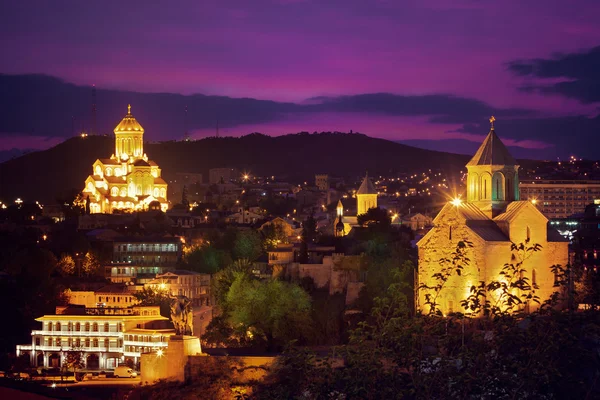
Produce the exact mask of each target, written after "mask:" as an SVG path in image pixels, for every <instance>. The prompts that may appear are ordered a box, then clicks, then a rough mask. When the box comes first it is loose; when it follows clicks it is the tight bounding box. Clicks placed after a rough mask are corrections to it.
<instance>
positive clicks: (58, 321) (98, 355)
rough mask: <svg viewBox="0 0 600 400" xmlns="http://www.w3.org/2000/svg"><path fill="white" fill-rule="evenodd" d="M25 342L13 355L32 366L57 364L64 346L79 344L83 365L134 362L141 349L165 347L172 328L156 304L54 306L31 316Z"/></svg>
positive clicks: (105, 366) (100, 366) (113, 365)
mask: <svg viewBox="0 0 600 400" xmlns="http://www.w3.org/2000/svg"><path fill="white" fill-rule="evenodd" d="M36 321H38V322H41V323H42V327H41V329H40V330H33V331H31V345H18V346H17V356H21V355H25V354H26V355H28V356H29V358H30V362H31V365H32V366H36V367H47V368H60V367H61V366H62V365H63V361H64V359H65V351H68V350H70V349H72V348H76V349H81V351H82V352H83V361H84V363H85V368H86V369H101V370H107V369H114V368H116V367H117V366H118V365H122V364H128V365H136V364H137V363H138V361H139V358H140V356H141V354H142V353H149V352H155V351H156V350H157V349H164V348H166V347H167V340H168V337H169V336H171V335H174V334H175V331H174V330H173V329H170V328H169V325H168V321H169V319H168V318H166V317H163V316H161V315H160V307H142V306H134V307H122V308H88V307H83V306H66V307H56V314H53V315H44V316H42V317H39V318H36Z"/></svg>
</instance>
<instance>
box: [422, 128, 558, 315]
mask: <svg viewBox="0 0 600 400" xmlns="http://www.w3.org/2000/svg"><path fill="white" fill-rule="evenodd" d="M491 122H492V127H491V130H490V132H489V134H488V136H487V137H486V138H485V140H484V142H483V144H482V145H481V147H480V148H479V150H478V151H477V153H475V156H474V157H473V158H472V159H471V161H469V163H468V164H467V170H468V175H467V196H466V201H464V202H463V201H458V200H455V201H453V202H449V203H448V204H446V205H445V206H444V207H443V208H442V210H441V211H440V212H439V214H438V215H437V216H436V217H435V219H434V220H433V228H432V229H431V230H430V231H429V232H428V233H427V234H426V235H425V236H423V238H422V239H421V240H419V242H418V244H417V246H418V252H419V265H418V282H417V285H416V287H420V286H421V285H425V286H428V287H435V285H436V284H437V281H436V280H435V278H434V276H435V274H438V273H440V269H441V268H442V267H443V264H442V260H443V259H447V258H449V257H452V255H451V254H452V252H453V251H455V250H456V248H457V246H458V245H459V242H465V241H468V242H471V243H472V247H468V248H466V250H465V251H466V257H468V259H469V260H470V261H469V262H468V263H465V264H466V265H464V266H463V267H464V268H463V270H462V272H461V274H460V275H459V274H452V275H451V276H450V278H449V279H448V280H447V281H446V283H445V285H444V289H443V290H442V291H441V292H440V293H439V294H437V297H436V303H437V309H438V310H440V311H441V312H442V313H443V314H444V315H447V314H448V313H452V312H463V311H464V309H463V308H462V307H461V304H460V302H461V301H462V300H464V299H466V297H467V296H468V295H469V293H470V288H471V287H472V286H473V285H477V284H478V283H479V282H485V283H490V281H492V280H500V281H502V280H505V279H507V278H506V277H505V276H504V275H502V274H501V272H502V268H503V266H504V265H505V264H506V263H510V262H511V260H514V258H513V256H514V254H513V250H512V245H513V243H515V244H520V243H526V242H527V243H530V245H533V244H539V245H541V250H540V251H537V252H535V253H532V254H531V255H530V256H529V257H528V259H527V260H526V261H525V262H524V264H523V265H522V267H521V268H523V272H521V276H525V277H527V278H528V279H529V282H531V285H532V286H534V287H536V292H535V294H536V295H537V296H539V298H540V302H544V301H545V300H547V299H548V298H549V297H550V296H551V295H552V293H554V291H555V290H556V289H555V287H554V285H555V275H554V273H553V272H552V270H551V267H552V266H553V265H562V266H565V265H566V264H567V263H568V241H567V240H565V239H564V238H562V237H561V236H560V235H559V234H558V232H556V231H555V230H554V229H552V228H549V227H548V219H547V218H546V217H545V216H544V215H543V214H542V213H541V212H540V211H539V210H538V209H537V208H536V207H535V206H534V205H533V204H532V203H531V202H530V201H522V200H520V196H519V185H518V181H519V176H518V168H519V166H518V165H517V164H516V161H515V159H514V158H513V157H512V156H511V155H510V153H509V152H508V150H507V149H506V147H505V146H504V144H503V143H502V141H501V140H500V138H499V137H498V136H497V135H496V132H495V131H494V126H493V118H492V119H491ZM431 295H432V292H431V291H430V289H425V288H423V289H419V291H418V296H417V308H418V309H419V310H421V311H422V312H424V313H428V312H430V308H431V305H430V304H427V301H426V300H427V297H428V296H431ZM538 307H539V304H537V303H534V302H530V303H527V304H525V307H524V310H525V311H533V310H535V309H536V308H538Z"/></svg>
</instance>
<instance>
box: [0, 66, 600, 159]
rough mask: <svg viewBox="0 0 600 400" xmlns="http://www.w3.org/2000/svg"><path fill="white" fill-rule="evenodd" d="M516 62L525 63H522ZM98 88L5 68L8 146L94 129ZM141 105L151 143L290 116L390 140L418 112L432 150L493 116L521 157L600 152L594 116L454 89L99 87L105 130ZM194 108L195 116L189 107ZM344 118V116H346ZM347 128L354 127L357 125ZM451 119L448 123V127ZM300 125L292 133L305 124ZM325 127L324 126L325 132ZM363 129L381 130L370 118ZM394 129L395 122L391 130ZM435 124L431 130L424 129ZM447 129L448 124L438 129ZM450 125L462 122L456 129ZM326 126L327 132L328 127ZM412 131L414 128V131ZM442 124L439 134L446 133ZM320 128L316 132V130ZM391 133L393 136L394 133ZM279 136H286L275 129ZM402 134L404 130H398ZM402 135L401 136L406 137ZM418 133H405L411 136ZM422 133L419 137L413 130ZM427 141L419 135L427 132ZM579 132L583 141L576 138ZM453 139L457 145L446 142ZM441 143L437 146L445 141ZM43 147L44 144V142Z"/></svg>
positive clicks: (1, 98) (2, 87)
mask: <svg viewBox="0 0 600 400" xmlns="http://www.w3.org/2000/svg"><path fill="white" fill-rule="evenodd" d="M514 68H525V66H516V65H515V67H514ZM91 103H92V89H91V87H89V86H77V85H73V84H70V83H67V82H64V81H61V80H59V79H56V78H53V77H49V76H44V75H14V76H13V75H1V74H0V107H2V110H3V111H2V113H0V150H7V149H11V148H17V149H24V148H35V149H40V148H47V147H50V146H52V145H54V144H56V143H57V141H59V140H60V139H61V138H66V137H69V136H72V135H73V133H74V130H75V133H77V132H78V131H79V129H81V128H82V127H83V128H85V129H86V130H89V128H90V125H91V122H90V121H91V118H90V116H91ZM128 103H131V104H132V112H133V114H134V115H135V116H136V117H137V118H138V119H139V120H140V121H141V123H142V125H143V126H144V127H145V129H146V138H147V140H149V141H157V140H172V139H181V138H183V136H184V133H185V131H186V128H187V129H188V130H189V131H195V130H196V131H202V132H204V133H203V134H212V132H214V128H216V125H217V121H219V126H220V127H222V128H236V129H235V130H234V129H229V132H236V133H234V134H239V135H242V134H247V133H250V132H251V131H249V130H248V129H249V128H248V127H254V128H256V129H257V130H260V129H261V127H265V126H266V125H268V124H277V123H278V122H281V121H285V120H286V118H287V119H289V118H290V116H292V117H294V116H298V117H302V118H307V119H312V120H314V121H319V120H325V121H329V120H330V118H332V117H331V116H338V118H341V119H345V118H346V115H347V116H348V118H349V116H352V118H354V120H360V119H361V118H362V119H364V120H365V121H371V122H373V123H377V121H379V120H378V118H379V119H381V120H383V121H384V124H387V125H385V126H384V127H383V128H380V129H379V132H378V133H377V135H378V136H380V137H385V138H389V139H400V138H401V137H402V133H393V132H401V131H399V130H398V129H397V128H396V127H395V123H396V121H400V119H395V118H396V117H418V119H419V120H420V121H421V122H419V124H420V125H419V126H418V127H417V128H416V129H425V130H426V131H427V132H432V128H431V127H432V126H433V132H434V133H432V134H429V136H427V139H428V142H430V144H429V145H423V144H422V143H421V142H422V141H421V142H415V144H418V145H420V146H423V147H428V148H432V146H434V148H435V149H440V145H441V146H442V147H441V148H442V149H443V148H446V149H447V150H449V151H456V152H462V153H465V152H466V153H470V151H466V150H465V149H467V148H468V149H469V150H471V147H473V146H475V147H476V145H477V144H478V143H479V142H480V139H481V137H482V135H485V134H486V133H487V131H488V129H489V125H488V122H487V120H488V117H489V116H490V115H495V116H496V117H497V118H498V121H497V123H496V126H497V130H498V132H499V134H500V135H501V137H502V138H503V140H506V141H507V143H508V144H509V145H512V146H513V148H514V149H515V151H516V152H517V153H518V154H517V156H518V157H528V156H527V154H529V157H532V158H552V157H555V156H565V155H567V154H568V153H569V152H574V153H577V155H579V156H583V157H587V158H594V159H597V158H600V154H597V152H596V150H595V149H597V148H600V139H597V138H598V135H597V132H599V131H600V119H599V118H588V117H586V116H565V117H556V118H545V117H540V116H539V114H538V113H537V112H535V111H532V110H527V109H517V108H509V109H496V108H494V107H491V106H490V105H488V104H486V103H484V102H482V101H479V100H475V99H469V98H464V97H458V96H451V95H442V94H438V95H424V96H403V95H395V94H390V93H374V94H360V95H352V96H339V97H315V98H311V99H309V100H307V101H306V102H304V103H302V104H296V103H285V102H276V101H268V100H257V99H252V98H231V97H225V96H205V95H202V94H195V95H181V94H172V93H140V92H127V91H118V90H104V89H100V88H98V90H97V128H98V129H97V131H98V132H99V133H101V134H102V133H104V134H112V130H113V128H114V126H115V125H116V124H117V123H118V121H119V120H120V119H121V118H122V116H123V115H124V114H125V113H126V109H127V108H126V107H127V104H128ZM186 106H187V107H188V114H187V118H186V115H185V112H184V110H185V107H186ZM340 116H341V117H340ZM342 125H346V126H348V128H349V129H350V128H352V125H350V122H348V123H347V124H346V123H344V124H342ZM444 125H445V127H444ZM297 126H298V127H300V128H299V129H298V130H294V129H295V127H296V126H293V127H291V128H290V129H291V130H287V131H285V132H283V131H282V132H280V133H282V134H283V133H287V132H297V131H300V130H303V128H301V126H304V125H303V124H302V123H299V124H298V125H297ZM320 126H321V124H316V125H315V128H316V129H321V128H320ZM363 126H365V127H366V128H367V129H364V130H361V131H364V132H365V133H368V134H372V132H374V131H369V129H370V128H369V127H371V128H372V126H371V124H370V123H367V124H366V125H364V124H363ZM386 126H387V127H388V128H389V129H388V128H386ZM423 126H427V127H426V128H422V127H423ZM438 126H439V128H437V127H438ZM448 126H454V127H459V128H458V129H456V128H452V129H454V130H453V131H448V130H447V129H448ZM325 129H326V128H325ZM409 129H412V128H410V127H409ZM436 130H437V132H436ZM311 131H312V130H311ZM386 132H387V133H386ZM271 134H276V133H274V132H271ZM394 135H396V136H394ZM398 135H400V136H398ZM410 136H411V134H410V133H409V134H408V135H406V136H405V137H407V138H408V137H410ZM412 137H413V138H414V137H415V134H414V133H413V134H412ZM417 137H419V136H417ZM574 138H576V140H574ZM447 139H453V140H454V141H450V142H446V140H447ZM456 140H462V141H468V142H469V143H471V145H470V146H467V147H464V146H463V147H460V146H454V145H452V146H445V145H444V144H456V143H460V142H459V141H456ZM438 141H439V142H440V143H437V142H438ZM34 144H35V145H34Z"/></svg>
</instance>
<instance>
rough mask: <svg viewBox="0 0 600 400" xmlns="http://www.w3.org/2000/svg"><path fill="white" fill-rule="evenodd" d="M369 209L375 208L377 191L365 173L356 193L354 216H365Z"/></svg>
mask: <svg viewBox="0 0 600 400" xmlns="http://www.w3.org/2000/svg"><path fill="white" fill-rule="evenodd" d="M370 208H377V189H375V185H373V182H371V179H370V178H369V174H368V173H367V174H366V175H365V179H363V181H362V183H361V185H360V187H359V188H358V191H357V192H356V215H361V214H366V212H367V211H368V210H369V209H370Z"/></svg>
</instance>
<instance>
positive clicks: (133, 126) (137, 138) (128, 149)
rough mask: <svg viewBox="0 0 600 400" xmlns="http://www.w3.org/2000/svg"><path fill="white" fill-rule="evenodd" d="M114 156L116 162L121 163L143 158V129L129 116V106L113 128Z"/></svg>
mask: <svg viewBox="0 0 600 400" xmlns="http://www.w3.org/2000/svg"><path fill="white" fill-rule="evenodd" d="M115 155H116V157H117V160H123V161H126V160H128V159H130V158H133V159H138V158H143V157H144V128H142V126H141V125H140V124H139V122H137V120H136V119H135V117H134V116H133V115H132V114H131V105H128V106H127V115H125V117H123V119H122V120H121V122H120V123H119V125H117V127H116V128H115Z"/></svg>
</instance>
